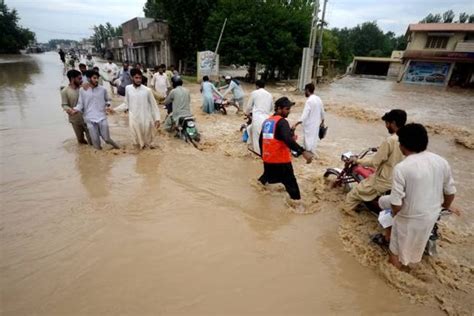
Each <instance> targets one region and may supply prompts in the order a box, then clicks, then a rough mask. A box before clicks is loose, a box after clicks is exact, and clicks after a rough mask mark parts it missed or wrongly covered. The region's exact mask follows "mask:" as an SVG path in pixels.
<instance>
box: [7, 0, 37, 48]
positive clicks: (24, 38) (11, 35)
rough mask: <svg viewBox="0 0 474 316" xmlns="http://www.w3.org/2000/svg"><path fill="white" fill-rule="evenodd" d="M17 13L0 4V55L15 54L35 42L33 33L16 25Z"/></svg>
mask: <svg viewBox="0 0 474 316" xmlns="http://www.w3.org/2000/svg"><path fill="white" fill-rule="evenodd" d="M18 20H19V17H18V12H17V11H16V10H15V9H13V10H10V9H8V7H7V5H6V4H5V3H4V2H3V1H2V2H0V34H1V36H0V54H16V53H19V52H20V49H23V48H25V47H26V46H28V44H29V43H30V42H34V41H35V33H33V32H31V31H30V30H29V29H26V28H23V27H21V26H19V25H18Z"/></svg>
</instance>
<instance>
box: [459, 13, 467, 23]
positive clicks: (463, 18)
mask: <svg viewBox="0 0 474 316" xmlns="http://www.w3.org/2000/svg"><path fill="white" fill-rule="evenodd" d="M468 20H469V14H467V13H466V12H461V13H459V18H458V23H466V22H467V21H468Z"/></svg>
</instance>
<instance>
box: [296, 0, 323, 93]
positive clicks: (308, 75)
mask: <svg viewBox="0 0 474 316" xmlns="http://www.w3.org/2000/svg"><path fill="white" fill-rule="evenodd" d="M318 13H319V0H315V1H314V2H313V15H312V18H311V29H310V35H309V43H308V47H304V48H303V56H302V60H301V68H300V72H299V78H298V90H300V91H304V86H305V85H306V84H307V83H309V82H311V81H312V78H313V76H312V75H313V64H314V51H315V49H316V35H317V28H318Z"/></svg>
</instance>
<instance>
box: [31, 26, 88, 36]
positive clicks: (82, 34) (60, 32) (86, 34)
mask: <svg viewBox="0 0 474 316" xmlns="http://www.w3.org/2000/svg"><path fill="white" fill-rule="evenodd" d="M30 28H31V29H34V30H40V31H43V32H49V33H55V34H65V35H81V36H90V35H92V34H91V33H74V32H62V31H54V30H48V29H44V28H41V27H36V26H31V27H30Z"/></svg>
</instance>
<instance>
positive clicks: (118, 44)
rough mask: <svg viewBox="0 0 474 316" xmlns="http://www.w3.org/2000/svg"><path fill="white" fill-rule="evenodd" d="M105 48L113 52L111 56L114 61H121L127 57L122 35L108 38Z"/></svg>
mask: <svg viewBox="0 0 474 316" xmlns="http://www.w3.org/2000/svg"><path fill="white" fill-rule="evenodd" d="M106 48H107V50H108V51H110V52H111V53H112V54H113V56H114V57H113V58H114V60H115V61H120V62H123V61H124V60H126V59H127V56H126V54H125V49H124V47H123V37H122V36H116V37H112V38H109V39H108V40H107V44H106Z"/></svg>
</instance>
